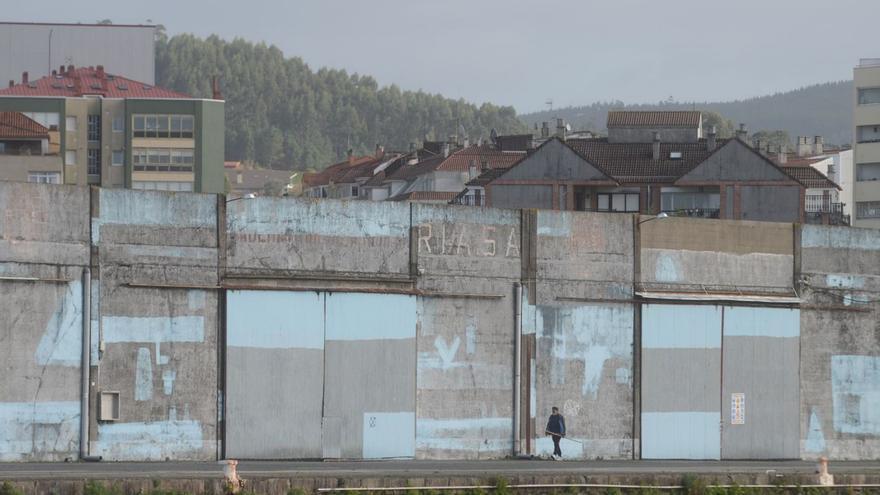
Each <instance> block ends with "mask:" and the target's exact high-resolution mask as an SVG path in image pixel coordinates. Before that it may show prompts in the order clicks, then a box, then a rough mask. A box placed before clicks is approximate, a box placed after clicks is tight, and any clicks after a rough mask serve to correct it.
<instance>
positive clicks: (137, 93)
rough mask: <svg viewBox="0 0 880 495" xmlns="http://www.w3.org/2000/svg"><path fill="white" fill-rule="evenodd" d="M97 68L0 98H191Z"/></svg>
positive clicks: (66, 74)
mask: <svg viewBox="0 0 880 495" xmlns="http://www.w3.org/2000/svg"><path fill="white" fill-rule="evenodd" d="M102 72H103V71H102V70H101V69H100V67H99V68H97V69H96V68H93V67H80V68H78V69H73V70H67V71H65V72H64V73H63V74H58V75H56V76H46V77H41V78H39V79H36V80H32V81H28V83H27V84H16V85H15V86H12V87H7V88H3V89H0V96H58V97H76V96H83V95H101V96H103V97H104V98H163V99H168V98H187V99H189V98H192V97H191V96H189V95H185V94H183V93H178V92H177V91H172V90H170V89H164V88H160V87H157V86H153V85H150V84H145V83H142V82H138V81H133V80H131V79H127V78H125V77H122V76H117V75H113V74H108V73H103V74H102Z"/></svg>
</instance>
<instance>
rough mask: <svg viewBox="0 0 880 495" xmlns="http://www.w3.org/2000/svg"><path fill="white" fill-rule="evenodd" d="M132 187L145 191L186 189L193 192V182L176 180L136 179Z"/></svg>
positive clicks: (185, 190)
mask: <svg viewBox="0 0 880 495" xmlns="http://www.w3.org/2000/svg"><path fill="white" fill-rule="evenodd" d="M131 187H132V189H140V190H144V191H184V192H192V190H193V183H192V182H175V181H134V182H132V184H131Z"/></svg>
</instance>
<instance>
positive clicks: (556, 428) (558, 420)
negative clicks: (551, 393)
mask: <svg viewBox="0 0 880 495" xmlns="http://www.w3.org/2000/svg"><path fill="white" fill-rule="evenodd" d="M546 433H547V434H548V435H550V436H551V437H553V458H554V459H556V460H557V461H558V460H560V459H562V449H560V448H559V440H560V439H561V438H562V437H564V436H565V418H563V417H562V415H561V414H559V408H558V407H554V408H553V414H551V415H550V420H548V421H547V430H546Z"/></svg>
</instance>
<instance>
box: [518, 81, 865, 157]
mask: <svg viewBox="0 0 880 495" xmlns="http://www.w3.org/2000/svg"><path fill="white" fill-rule="evenodd" d="M852 91H853V89H852V81H839V82H831V83H825V84H816V85H813V86H807V87H804V88H801V89H796V90H794V91H787V92H784V93H776V94H773V95H768V96H761V97H757V98H750V99H746V100H736V101H726V102H702V103H680V102H675V103H660V104H644V105H625V104H624V103H622V102H619V101H616V102H602V103H594V104H592V105H588V106H582V107H567V108H560V109H554V110H553V112H552V113H551V112H536V113H530V114H524V115H521V116H520V118H521V119H523V121H524V122H526V123H527V124H528V125H529V127H533V126H534V124H535V123H537V124H538V125H539V126H540V125H541V124H540V123H541V122H542V121H553V119H555V118H556V117H562V118H564V119H566V120H567V121H568V122H570V123H571V125H572V127H574V128H575V129H589V130H595V131H604V130H605V118H606V116H607V114H608V110H610V109H619V108H627V109H632V110H655V109H663V110H685V109H686V110H690V109H692V108H696V109H698V110H705V111H713V112H718V113H719V114H721V115H722V116H724V118H726V119H730V120H732V121H733V122H735V123H739V122H744V123H745V124H746V125H747V126H748V128H749V130H750V131H751V132H755V131H759V130H777V129H779V130H784V131H787V132H788V135H789V136H791V138H792V139H794V138H795V137H796V136H823V137H824V138H825V142H826V143H833V144H848V143H850V142H851V141H852V129H851V126H852V105H853V93H852ZM551 127H553V126H551Z"/></svg>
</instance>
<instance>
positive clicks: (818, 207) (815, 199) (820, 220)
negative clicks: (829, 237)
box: [804, 194, 850, 225]
mask: <svg viewBox="0 0 880 495" xmlns="http://www.w3.org/2000/svg"><path fill="white" fill-rule="evenodd" d="M844 205H845V203H833V202H831V198H830V197H828V196H824V195H818V194H808V195H807V197H806V198H805V201H804V212H805V215H804V217H805V218H804V220H805V222H806V223H808V224H815V225H849V224H850V218H849V215H844V214H843V207H844Z"/></svg>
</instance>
